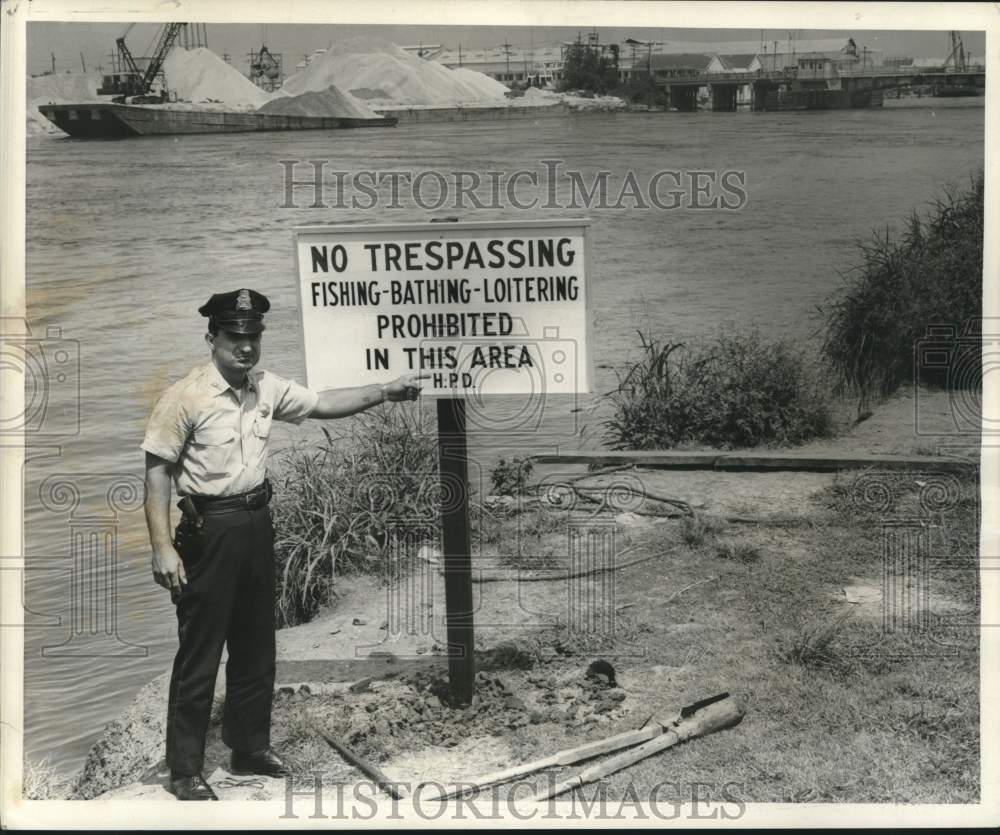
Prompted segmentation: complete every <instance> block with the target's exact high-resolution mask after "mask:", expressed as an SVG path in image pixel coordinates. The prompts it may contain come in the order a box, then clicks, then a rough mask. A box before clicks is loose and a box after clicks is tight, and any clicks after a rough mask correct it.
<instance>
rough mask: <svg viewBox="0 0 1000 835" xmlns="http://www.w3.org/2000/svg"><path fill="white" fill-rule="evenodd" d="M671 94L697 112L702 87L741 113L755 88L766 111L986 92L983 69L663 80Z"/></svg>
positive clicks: (755, 98)
mask: <svg viewBox="0 0 1000 835" xmlns="http://www.w3.org/2000/svg"><path fill="white" fill-rule="evenodd" d="M656 83H657V86H659V87H662V88H664V89H666V90H667V91H668V92H669V94H670V103H671V106H672V107H676V108H677V109H678V110H696V109H697V104H698V100H697V94H698V90H699V88H702V87H707V88H708V89H709V91H710V93H711V105H712V106H711V109H712V110H717V111H723V112H733V111H735V110H736V105H737V99H738V92H739V88H740V87H743V86H749V87H750V107H751V109H752V110H756V111H766V110H826V109H845V108H853V107H871V106H873V105H875V106H877V105H879V104H881V101H882V93H883V92H884V91H886V90H895V89H900V88H905V87H920V86H930V87H933V88H934V90H935V91H936V92H938V93H939V94H941V95H980V94H982V92H983V91H984V90H985V87H986V70H985V68H984V67H982V66H976V67H968V68H965V69H961V70H956V69H949V68H944V67H919V68H918V67H903V68H899V69H896V68H883V67H874V68H868V69H852V70H841V71H838V72H836V73H824V72H823V71H810V70H803V69H802V68H799V67H788V68H786V69H783V70H757V71H755V72H728V73H712V74H708V73H700V74H697V75H690V76H684V77H682V78H670V79H657V82H656Z"/></svg>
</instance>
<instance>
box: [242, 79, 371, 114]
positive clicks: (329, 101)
mask: <svg viewBox="0 0 1000 835" xmlns="http://www.w3.org/2000/svg"><path fill="white" fill-rule="evenodd" d="M258 112H260V113H273V114H276V115H279V116H333V117H336V118H340V119H345V118H346V119H378V118H381V117H380V116H379V114H378V113H376V112H375V111H374V110H372V109H371V108H370V107H368V105H366V104H365V103H364V102H362V101H360V100H358V99H356V98H355V97H354V96H352V95H351V94H350V93H345V92H343V91H342V90H338V89H337V88H336V87H334V86H332V85H331V86H330V87H328V88H327V89H326V90H323V91H322V92H317V91H310V92H308V93H302V94H300V95H298V96H282V97H280V98H277V99H275V100H274V101H269V102H268V103H267V104H265V105H264V106H263V107H261V108H260V109H259V111H258Z"/></svg>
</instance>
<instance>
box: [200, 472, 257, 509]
mask: <svg viewBox="0 0 1000 835" xmlns="http://www.w3.org/2000/svg"><path fill="white" fill-rule="evenodd" d="M191 500H192V501H193V502H194V506H195V509H197V511H198V512H199V513H205V514H210V513H227V512H229V511H231V510H257V509H258V508H261V507H266V506H267V503H268V502H269V501H270V500H271V482H270V481H267V480H266V479H265V480H264V483H263V484H261V485H260V486H259V487H254V489H253V490H248V491H247V492H246V493H237V494H236V495H234V496H192V497H191Z"/></svg>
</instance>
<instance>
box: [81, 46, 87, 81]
mask: <svg viewBox="0 0 1000 835" xmlns="http://www.w3.org/2000/svg"><path fill="white" fill-rule="evenodd" d="M80 66H81V67H83V73H84V75H86V74H87V62H86V61H84V60H83V53H82V52H81V53H80Z"/></svg>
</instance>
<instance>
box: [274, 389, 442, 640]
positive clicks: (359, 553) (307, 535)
mask: <svg viewBox="0 0 1000 835" xmlns="http://www.w3.org/2000/svg"><path fill="white" fill-rule="evenodd" d="M421 415H423V417H421ZM330 426H333V427H336V428H337V429H340V427H341V426H343V427H344V428H343V429H340V431H339V432H337V431H336V429H335V432H336V434H335V433H334V432H331V431H330V430H329V429H327V428H326V427H324V429H323V431H324V433H325V440H324V442H323V443H322V444H320V445H319V446H316V447H311V448H293V449H290V450H287V451H285V452H284V453H281V454H279V456H277V460H276V461H275V462H274V466H273V467H272V470H273V473H274V475H273V476H272V478H273V480H274V481H275V482H276V486H277V489H276V490H275V497H274V500H273V501H272V503H271V512H272V514H273V517H274V526H275V532H276V540H275V559H276V565H277V581H278V582H277V589H276V600H275V610H276V614H277V617H278V622H279V624H280V625H282V626H292V625H295V624H297V623H303V622H305V621H308V620H310V619H311V618H313V617H314V616H315V615H316V613H317V612H318V611H319V609H320V608H321V607H322V606H323V605H324V604H326V603H327V602H328V600H329V599H330V594H331V591H332V586H333V578H334V572H335V571H336V572H343V571H351V570H361V571H385V570H387V569H389V568H391V566H389V565H388V564H387V563H388V560H389V558H390V556H391V555H392V554H393V552H394V549H395V548H396V546H399V545H400V543H399V542H398V541H397V542H394V541H393V539H392V536H393V532H394V531H396V530H398V528H397V526H398V523H400V522H426V524H427V525H429V526H434V525H436V523H437V519H438V516H439V513H440V510H439V504H438V497H439V494H438V486H437V485H438V477H437V473H438V459H437V443H436V434H435V433H434V432H433V424H432V423H431V422H430V420H429V419H428V418H427V417H426V412H417V411H416V410H409V409H405V408H398V407H397V408H393V407H379V408H376V409H373V410H371V411H368V412H365V413H363V414H361V415H358V416H355V417H354V418H353V419H352V420H351V421H348V422H345V423H344V424H330ZM409 544H410V545H412V544H413V543H409ZM417 544H419V543H417Z"/></svg>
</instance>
